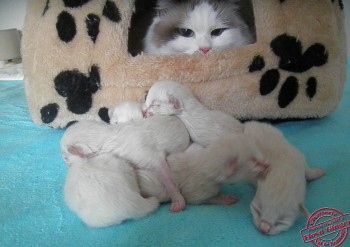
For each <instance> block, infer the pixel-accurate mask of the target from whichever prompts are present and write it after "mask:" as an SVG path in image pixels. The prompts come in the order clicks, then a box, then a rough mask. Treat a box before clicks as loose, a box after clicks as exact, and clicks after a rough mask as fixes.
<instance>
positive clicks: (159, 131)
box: [61, 116, 190, 212]
mask: <svg viewBox="0 0 350 247" xmlns="http://www.w3.org/2000/svg"><path fill="white" fill-rule="evenodd" d="M189 141H190V138H189V135H188V132H187V129H186V127H185V126H184V125H183V124H182V122H181V121H180V120H179V119H177V118H176V117H169V116H168V117H164V116H158V117H157V118H149V119H141V120H135V121H131V122H128V123H120V124H117V125H109V124H106V123H103V122H97V121H81V122H78V123H76V124H74V125H72V126H71V127H69V128H68V129H67V131H66V132H65V134H64V135H63V137H62V140H61V149H62V155H63V157H64V159H65V160H66V162H67V163H68V164H69V163H72V162H71V161H70V160H71V159H72V155H71V152H70V150H72V149H76V150H83V155H84V156H88V157H91V156H94V155H100V154H103V153H111V154H114V155H116V156H118V157H120V158H123V159H126V160H128V161H129V162H131V163H132V164H135V165H136V166H137V167H138V168H143V169H151V170H153V171H154V172H155V173H156V174H157V176H158V177H159V179H160V180H161V181H162V183H163V184H164V186H165V187H166V189H167V191H168V192H169V195H170V197H171V199H172V205H171V208H170V211H171V212H177V211H180V210H182V209H184V208H185V200H184V198H183V196H182V195H181V194H180V193H179V191H178V189H177V187H176V185H175V182H174V181H173V178H172V175H171V171H170V169H169V166H168V163H167V161H166V159H165V157H166V154H167V153H172V152H181V151H184V150H185V149H186V148H187V147H188V146H189ZM83 155H82V156H83ZM78 156H79V153H78ZM73 159H74V157H73ZM73 163H74V162H73Z"/></svg>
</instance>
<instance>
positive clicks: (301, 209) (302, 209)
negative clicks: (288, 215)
mask: <svg viewBox="0 0 350 247" xmlns="http://www.w3.org/2000/svg"><path fill="white" fill-rule="evenodd" d="M299 211H300V213H302V214H303V215H304V216H305V217H306V218H308V217H309V215H310V213H309V211H308V210H307V208H306V207H305V205H304V204H303V203H300V204H299Z"/></svg>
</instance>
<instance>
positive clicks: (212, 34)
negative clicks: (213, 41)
mask: <svg viewBox="0 0 350 247" xmlns="http://www.w3.org/2000/svg"><path fill="white" fill-rule="evenodd" d="M226 29H227V28H217V29H214V30H213V31H211V33H210V35H211V36H215V37H217V36H220V35H221V34H222V33H223V32H224V31H225V30H226Z"/></svg>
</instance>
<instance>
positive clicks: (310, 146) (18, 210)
mask: <svg viewBox="0 0 350 247" xmlns="http://www.w3.org/2000/svg"><path fill="white" fill-rule="evenodd" d="M348 75H349V76H348V80H347V83H346V87H345V90H344V96H343V99H342V100H341V102H340V105H339V107H338V109H337V110H336V111H335V112H334V113H332V114H331V115H329V116H328V117H325V118H322V119H317V120H304V121H293V122H284V123H279V124H277V125H276V127H278V128H279V129H280V130H281V131H282V132H283V133H284V134H285V136H286V138H287V139H288V140H289V141H290V142H291V143H292V144H294V145H295V146H296V147H298V148H299V149H300V150H301V151H302V152H304V153H305V156H306V159H307V161H308V163H309V165H310V166H311V167H315V166H320V167H322V168H324V169H325V170H326V175H325V176H324V177H322V178H320V179H319V180H316V181H313V182H310V183H309V184H308V189H307V195H306V201H305V202H306V206H307V207H308V209H309V211H311V212H313V211H315V210H317V209H319V208H321V207H333V208H336V209H338V210H340V211H341V212H343V213H349V210H350V197H349V188H350V179H349V178H350V166H349V161H350V145H349V136H350V108H349V105H350V74H348ZM23 87H24V86H23V83H22V81H0V92H1V93H0V116H1V117H0V132H1V138H0V174H1V176H0V209H1V210H0V232H1V235H0V246H2V247H17V246H18V247H22V246H28V247H30V246H76V247H80V246H82V247H89V246H123V247H128V246H130V247H133V246H167V247H171V246H176V247H178V246H189V247H190V246H191V247H195V246H200V247H203V246H216V247H225V246H227V247H229V246H230V247H232V246H240V247H246V246H247V247H248V246H249V247H250V246H255V247H265V246H283V247H305V246H313V245H312V244H311V243H309V244H305V243H304V242H303V241H302V239H301V236H300V230H301V229H303V228H304V227H305V225H306V219H305V218H303V217H300V218H299V219H298V220H297V222H296V223H295V225H294V226H293V227H292V228H291V229H290V230H288V231H287V232H285V233H282V234H280V235H278V236H272V237H269V236H264V235H262V234H261V233H259V232H258V231H257V230H256V229H255V227H254V225H253V222H252V216H251V214H250V211H249V203H250V202H251V200H252V199H253V197H254V193H255V190H254V189H253V188H252V187H250V186H249V185H245V184H242V185H236V186H225V187H224V188H223V189H222V190H223V191H224V192H226V193H231V194H233V195H236V196H237V197H239V199H240V201H239V202H238V203H237V204H235V205H232V206H214V205H212V206H209V205H198V206H190V205H189V206H188V207H187V208H186V210H185V211H183V212H181V213H176V214H172V213H169V212H168V209H169V205H163V206H161V207H160V208H159V210H157V211H156V212H155V213H154V214H152V215H150V216H148V217H146V218H144V219H140V220H129V221H126V222H124V223H122V224H121V225H117V226H113V227H110V228H105V229H91V228H88V227H86V226H85V225H84V224H83V223H82V222H81V220H80V219H79V218H78V217H77V216H76V215H75V214H74V213H73V212H71V211H70V210H69V209H68V207H67V206H66V205H65V203H64V199H63V185H64V180H65V176H66V173H67V168H66V166H65V164H64V161H63V159H62V157H61V155H60V146H59V142H60V139H61V137H62V135H63V133H64V131H63V130H61V129H52V128H49V127H47V126H38V125H35V124H34V123H33V122H32V121H31V118H30V115H29V110H28V106H27V104H26V101H25V96H24V89H23ZM52 109H55V106H53V108H52ZM53 111H54V110H53ZM48 115H49V114H48ZM349 244H350V236H348V239H347V240H346V241H345V242H344V244H343V245H342V246H349Z"/></svg>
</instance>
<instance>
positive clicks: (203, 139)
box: [143, 80, 244, 147]
mask: <svg viewBox="0 0 350 247" xmlns="http://www.w3.org/2000/svg"><path fill="white" fill-rule="evenodd" d="M143 111H144V113H143V115H144V116H146V117H150V116H153V115H154V116H156V115H176V116H177V117H178V118H180V119H181V120H182V122H183V123H184V124H185V126H186V128H187V130H188V132H189V134H190V136H191V139H192V141H193V142H195V143H197V144H200V145H202V146H204V147H206V146H208V145H209V144H210V143H212V142H213V141H215V140H217V139H219V138H222V137H225V136H227V135H228V134H231V133H243V129H244V126H243V124H242V123H241V122H239V121H238V120H237V119H235V118H234V117H232V116H231V115H229V114H226V113H224V112H221V111H216V110H210V109H209V108H208V107H206V106H204V105H203V104H202V103H200V102H199V101H198V100H197V99H196V97H195V96H194V95H193V94H192V92H191V90H190V89H188V88H187V87H185V86H184V85H183V84H180V83H178V82H175V81H170V80H165V81H158V82H156V83H155V84H153V86H152V87H151V88H150V90H149V92H148V95H147V98H146V102H145V104H144V106H143Z"/></svg>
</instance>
